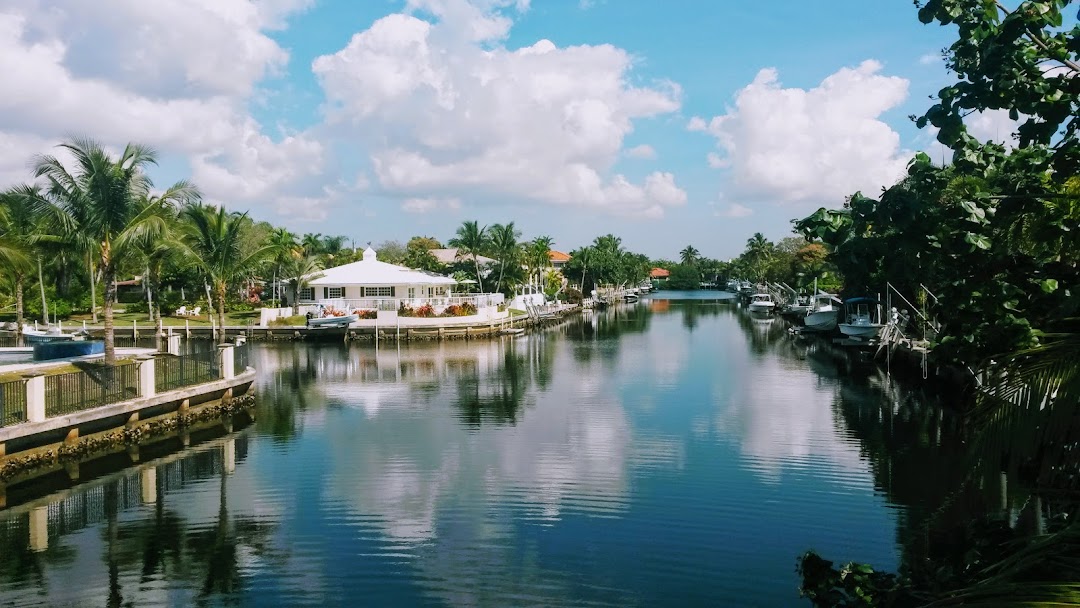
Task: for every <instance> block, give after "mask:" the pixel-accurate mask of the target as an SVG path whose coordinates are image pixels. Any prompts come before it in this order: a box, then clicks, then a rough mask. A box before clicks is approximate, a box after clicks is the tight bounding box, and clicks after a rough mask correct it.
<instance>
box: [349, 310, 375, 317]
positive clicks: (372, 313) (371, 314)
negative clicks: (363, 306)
mask: <svg viewBox="0 0 1080 608" xmlns="http://www.w3.org/2000/svg"><path fill="white" fill-rule="evenodd" d="M353 314H354V315H356V318H358V319H375V318H377V317H378V316H379V311H377V310H354V311H353Z"/></svg>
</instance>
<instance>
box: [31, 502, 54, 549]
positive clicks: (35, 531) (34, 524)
mask: <svg viewBox="0 0 1080 608" xmlns="http://www.w3.org/2000/svg"><path fill="white" fill-rule="evenodd" d="M48 548H49V507H34V509H33V510H31V511H30V550H31V551H33V552H35V553H40V552H42V551H45V550H47V549H48Z"/></svg>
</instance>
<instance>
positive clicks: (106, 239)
mask: <svg viewBox="0 0 1080 608" xmlns="http://www.w3.org/2000/svg"><path fill="white" fill-rule="evenodd" d="M60 147H61V148H63V149H64V150H65V151H66V152H67V153H68V154H70V155H71V156H72V157H73V159H74V163H73V165H72V170H68V168H67V167H65V166H64V164H63V163H62V162H60V160H58V159H57V158H55V157H53V156H48V155H44V156H37V157H35V162H34V175H35V177H39V178H44V179H45V182H46V186H45V194H46V196H47V198H48V199H50V200H52V201H54V202H55V203H56V204H57V205H58V207H59V208H60V209H61V210H62V211H63V212H64V216H63V218H62V219H63V223H64V224H66V225H67V226H68V230H67V232H69V233H71V232H75V231H78V232H79V233H81V234H82V235H84V237H83V238H84V242H93V243H94V244H93V245H92V246H91V248H92V251H93V252H94V256H95V257H96V258H97V260H98V263H99V265H100V267H101V274H102V279H103V280H104V282H105V362H106V363H108V364H110V365H111V364H114V363H115V362H116V347H115V339H114V324H113V306H114V305H115V304H116V272H117V269H118V268H119V266H120V264H121V263H123V262H124V261H125V260H127V259H130V258H132V257H133V256H135V255H136V254H137V253H138V252H139V251H140V250H143V249H145V248H146V247H147V245H148V243H153V242H154V241H155V240H156V238H157V237H158V236H159V235H160V234H162V233H163V232H164V231H165V230H166V228H167V224H168V216H167V214H166V213H165V211H166V208H167V207H168V206H171V205H174V204H178V203H187V202H190V201H193V200H197V199H198V197H199V193H198V191H197V190H196V189H195V188H194V186H191V185H190V184H188V183H187V182H183V181H181V182H177V183H175V184H173V185H172V186H170V187H169V188H168V189H166V190H165V191H164V192H163V193H161V194H160V195H158V196H156V197H153V199H152V203H150V204H145V205H143V204H140V201H146V200H149V199H151V196H150V189H151V188H152V187H153V183H152V182H151V181H150V178H149V177H147V175H146V173H145V172H144V169H145V168H146V167H147V166H149V165H153V164H156V162H157V161H156V158H155V157H156V155H155V152H154V150H153V149H151V148H148V147H146V146H141V145H138V144H128V145H127V146H126V147H125V148H124V150H123V152H121V153H120V156H118V157H116V158H114V157H112V156H111V155H110V154H109V153H108V152H107V151H106V150H105V149H104V148H103V147H102V146H101V144H99V143H98V142H96V141H93V140H90V139H81V138H76V139H72V140H71V141H69V142H66V143H63V144H61V145H60Z"/></svg>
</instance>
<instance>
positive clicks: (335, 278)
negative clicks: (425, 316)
mask: <svg viewBox="0 0 1080 608" xmlns="http://www.w3.org/2000/svg"><path fill="white" fill-rule="evenodd" d="M455 284H456V282H455V281H454V279H451V278H449V277H444V276H442V275H437V274H434V273H428V272H423V271H420V270H412V269H410V268H405V267H404V266H396V265H394V264H388V263H386V262H380V261H379V260H378V259H377V256H376V253H375V250H374V249H372V248H370V247H368V248H367V249H366V250H365V251H364V259H362V260H360V261H359V262H353V263H351V264H345V265H342V266H336V267H334V268H328V269H326V270H322V271H320V272H319V277H318V278H315V279H312V280H311V281H309V282H308V288H307V289H304V290H301V293H300V301H301V302H323V301H325V300H359V299H362V298H380V299H388V298H395V299H403V298H409V299H413V298H421V299H422V298H432V297H446V296H449V295H450V287H451V286H452V285H455Z"/></svg>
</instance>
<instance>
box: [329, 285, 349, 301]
mask: <svg viewBox="0 0 1080 608" xmlns="http://www.w3.org/2000/svg"><path fill="white" fill-rule="evenodd" d="M326 297H327V298H330V299H340V298H344V297H345V288H344V287H331V288H330V289H327V290H326Z"/></svg>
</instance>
